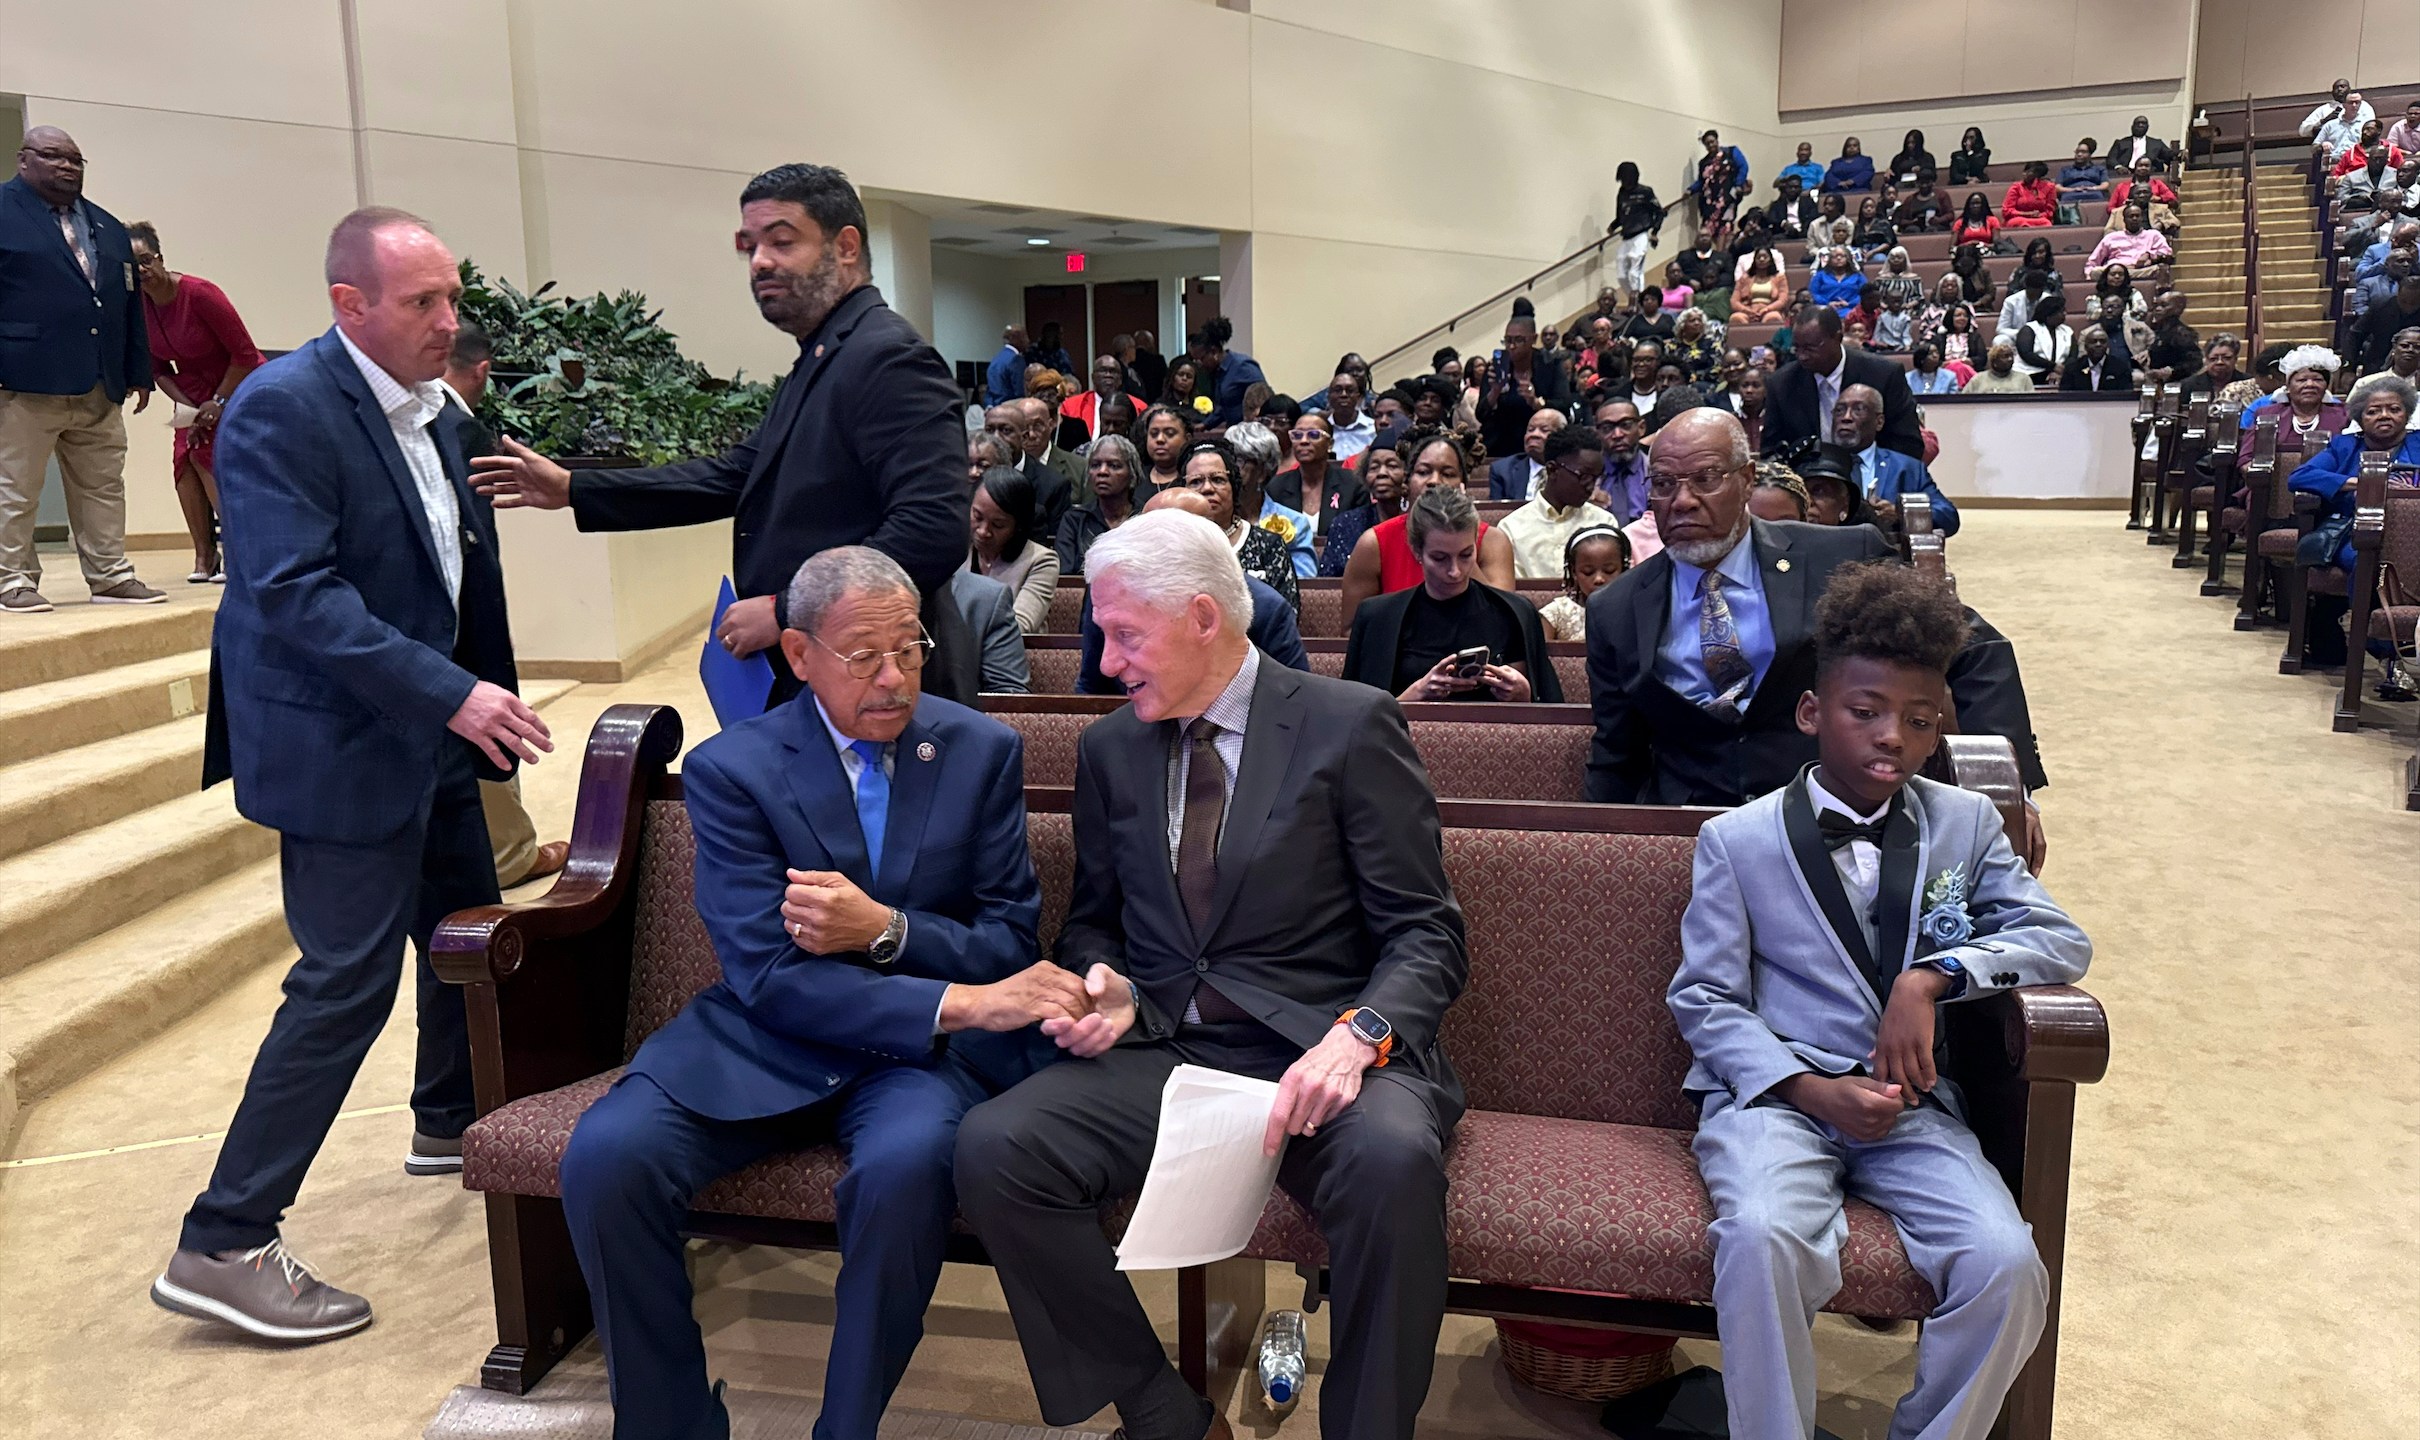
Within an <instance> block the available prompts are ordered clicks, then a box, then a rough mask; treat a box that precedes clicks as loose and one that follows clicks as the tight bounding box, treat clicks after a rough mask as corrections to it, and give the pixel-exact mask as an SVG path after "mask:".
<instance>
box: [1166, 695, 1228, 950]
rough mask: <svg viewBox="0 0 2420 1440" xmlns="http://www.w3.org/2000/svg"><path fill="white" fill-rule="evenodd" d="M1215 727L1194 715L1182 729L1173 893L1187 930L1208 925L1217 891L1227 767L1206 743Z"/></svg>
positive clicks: (1199, 929) (1200, 932)
mask: <svg viewBox="0 0 2420 1440" xmlns="http://www.w3.org/2000/svg"><path fill="white" fill-rule="evenodd" d="M1217 738H1218V727H1217V726H1216V725H1213V724H1211V723H1210V722H1209V721H1207V720H1198V719H1197V720H1195V721H1194V722H1193V723H1192V724H1191V725H1190V726H1188V727H1186V730H1185V744H1186V746H1187V747H1188V748H1189V749H1190V750H1191V752H1192V758H1191V759H1190V760H1188V761H1187V763H1186V766H1185V828H1184V829H1183V830H1182V831H1181V832H1180V833H1179V834H1178V836H1177V842H1176V893H1177V894H1178V896H1180V897H1181V898H1182V899H1183V900H1184V902H1185V918H1186V919H1188V920H1191V921H1192V922H1193V933H1194V934H1195V936H1197V937H1198V936H1201V935H1203V934H1204V933H1205V932H1207V931H1208V930H1209V928H1210V901H1211V898H1212V897H1213V896H1215V895H1216V894H1217V893H1218V827H1219V822H1220V821H1221V820H1223V819H1224V818H1226V813H1227V769H1226V766H1225V764H1224V763H1222V762H1221V761H1220V760H1219V758H1218V748H1217V747H1216V746H1215V745H1214V744H1212V742H1213V741H1215V740H1216V739H1217Z"/></svg>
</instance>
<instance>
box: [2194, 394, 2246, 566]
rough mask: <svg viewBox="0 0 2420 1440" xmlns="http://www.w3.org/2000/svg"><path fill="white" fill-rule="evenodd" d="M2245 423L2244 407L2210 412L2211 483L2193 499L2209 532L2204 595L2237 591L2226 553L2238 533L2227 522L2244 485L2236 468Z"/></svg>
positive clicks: (2196, 491)
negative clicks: (2228, 566)
mask: <svg viewBox="0 0 2420 1440" xmlns="http://www.w3.org/2000/svg"><path fill="white" fill-rule="evenodd" d="M2242 423H2243V407H2241V406H2239V405H2220V406H2217V407H2216V408H2214V409H2213V410H2212V411H2211V412H2210V483H2209V484H2208V485H2206V486H2203V485H2196V486H2195V487H2194V489H2193V493H2192V496H2191V503H2192V504H2194V505H2196V506H2199V507H2200V508H2201V512H2202V516H2203V528H2204V529H2206V530H2207V531H2208V532H2209V539H2208V540H2207V541H2206V542H2205V544H2204V546H2203V548H2204V549H2205V550H2206V551H2207V552H2208V558H2209V562H2210V563H2209V573H2207V574H2205V575H2204V576H2202V586H2201V593H2202V594H2204V595H2226V594H2230V593H2232V592H2233V590H2234V588H2235V587H2234V586H2232V585H2229V584H2228V583H2227V552H2228V551H2229V550H2230V549H2232V548H2233V547H2234V544H2235V534H2234V532H2231V531H2230V530H2229V529H2228V528H2227V523H2226V520H2227V515H2228V513H2229V511H2230V509H2231V508H2232V507H2233V505H2234V497H2235V492H2236V491H2237V490H2238V489H2240V488H2242V485H2243V480H2242V477H2241V476H2240V475H2238V474H2237V473H2236V465H2235V457H2236V452H2237V449H2238V446H2239V444H2240V442H2241V440H2242V435H2243V432H2242V428H2241V427H2242Z"/></svg>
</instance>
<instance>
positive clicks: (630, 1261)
mask: <svg viewBox="0 0 2420 1440" xmlns="http://www.w3.org/2000/svg"><path fill="white" fill-rule="evenodd" d="M784 598H785V604H784V617H785V628H784V629H783V630H782V632H781V636H780V651H781V656H782V659H783V661H784V662H785V663H786V664H787V665H788V667H789V668H790V670H791V672H792V673H793V674H795V675H796V676H797V677H798V679H799V681H800V682H801V683H802V684H803V685H804V686H805V690H804V691H803V692H802V693H801V694H800V695H798V697H797V698H795V699H793V700H791V701H789V702H787V703H785V704H781V705H778V706H776V707H774V708H773V709H772V710H770V711H768V712H766V713H765V714H763V715H760V716H756V717H754V718H752V719H748V720H743V721H741V722H740V723H738V724H736V725H733V726H731V727H730V728H728V729H726V730H724V731H723V732H722V733H721V734H719V735H717V736H715V737H714V738H713V739H710V740H707V741H705V742H704V743H703V744H701V745H699V746H698V747H697V748H696V749H695V750H692V751H691V752H689V755H688V758H687V759H686V760H684V761H683V762H682V766H681V773H682V783H683V796H684V802H685V803H686V805H687V806H688V810H689V827H690V830H691V832H692V833H693V834H694V835H695V837H696V843H697V880H696V889H697V911H698V916H699V918H700V919H701V920H703V921H704V922H705V927H706V934H707V937H708V938H709V939H710V940H711V941H712V942H713V945H714V956H715V959H716V960H717V961H718V962H720V964H721V967H722V978H721V979H720V980H718V981H717V982H716V983H714V984H713V985H710V986H708V987H707V988H706V989H705V990H703V991H701V992H699V994H698V995H697V997H696V998H695V999H693V1000H691V1001H690V1002H689V1005H688V1007H687V1008H686V1009H684V1010H682V1011H681V1013H680V1014H679V1015H678V1016H675V1017H674V1018H673V1020H672V1021H671V1023H669V1024H667V1025H666V1026H664V1028H663V1029H661V1030H659V1031H657V1032H656V1033H655V1034H654V1035H652V1036H650V1037H649V1038H648V1040H647V1042H646V1043H645V1044H643V1045H641V1046H640V1047H639V1051H638V1053H637V1054H636V1055H634V1056H632V1057H631V1061H630V1066H629V1069H628V1070H627V1071H626V1072H625V1073H624V1074H623V1076H622V1078H621V1079H620V1080H619V1081H618V1082H617V1083H616V1084H615V1085H614V1088H613V1089H612V1090H610V1091H608V1092H606V1094H605V1095H604V1097H603V1098H601V1099H600V1100H598V1101H597V1103H596V1104H595V1105H594V1106H592V1107H590V1109H589V1110H588V1112H587V1113H586V1114H585V1115H583V1116H582V1117H581V1118H580V1122H579V1125H578V1127H577V1128H576V1129H574V1130H573V1132H572V1137H571V1143H570V1146H569V1148H568V1149H567V1150H566V1152H565V1153H564V1156H563V1169H562V1177H563V1211H564V1216H565V1218H566V1219H567V1220H568V1221H569V1222H570V1226H571V1237H572V1246H573V1248H574V1249H575V1250H576V1251H577V1252H578V1254H579V1260H580V1271H581V1273H582V1274H583V1275H584V1276H586V1277H587V1280H588V1291H589V1294H590V1296H591V1297H593V1299H594V1302H595V1306H596V1318H597V1331H598V1335H599V1337H600V1339H601V1340H602V1342H603V1344H604V1349H605V1367H606V1373H607V1376H608V1378H609V1379H610V1381H611V1384H612V1390H613V1402H614V1410H615V1420H614V1425H615V1430H614V1433H616V1434H618V1435H666V1436H670V1435H709V1434H716V1435H719V1434H722V1433H725V1431H726V1430H727V1428H728V1426H729V1419H728V1416H727V1415H726V1414H725V1413H724V1411H723V1404H722V1399H721V1396H720V1394H719V1393H718V1392H717V1391H715V1390H714V1389H712V1388H710V1387H709V1385H708V1383H707V1375H706V1351H705V1346H704V1343H703V1341H702V1340H701V1338H700V1335H699V1331H698V1326H697V1322H696V1320H695V1319H694V1318H693V1316H692V1315H691V1312H690V1301H691V1291H690V1283H689V1275H688V1271H687V1268H686V1267H685V1265H684V1263H683V1260H682V1241H681V1219H682V1216H683V1215H684V1213H685V1212H686V1211H687V1210H688V1208H689V1205H690V1201H691V1199H692V1197H694V1196H695V1195H696V1194H697V1192H698V1191H700V1190H702V1189H704V1188H705V1187H706V1186H707V1185H709V1184H711V1183H713V1182H714V1181H715V1180H716V1179H718V1178H719V1177H721V1176H723V1175H726V1174H729V1173H730V1172H732V1171H734V1170H738V1169H741V1168H743V1167H745V1166H747V1165H749V1164H751V1163H753V1162H754V1161H756V1160H758V1159H761V1158H763V1157H764V1156H766V1155H769V1154H772V1153H774V1152H777V1151H784V1150H793V1149H797V1148H800V1147H803V1146H806V1145H811V1144H817V1143H833V1142H836V1143H838V1144H839V1145H840V1146H841V1148H842V1149H843V1150H845V1151H846V1152H847V1153H848V1167H849V1168H848V1173H847V1174H846V1175H845V1176H843V1177H842V1179H841V1181H840V1184H839V1185H838V1187H837V1189H836V1191H835V1196H836V1199H837V1202H838V1206H839V1231H840V1253H841V1270H840V1276H839V1279H838V1281H837V1282H836V1284H835V1285H834V1294H833V1306H834V1316H833V1322H832V1343H831V1350H830V1354H829V1356H828V1358H827V1360H826V1362H825V1364H826V1369H825V1378H824V1390H823V1396H824V1399H823V1414H822V1417H821V1418H820V1420H819V1421H818V1422H817V1424H816V1426H815V1433H816V1434H817V1435H819V1436H829V1437H832V1440H843V1437H853V1440H873V1437H874V1433H875V1428H876V1425H877V1423H878V1422H879V1421H880V1419H881V1417H882V1411H883V1408H884V1406H885V1405H886V1404H887V1403H888V1402H889V1400H890V1396H891V1392H892V1390H893V1389H894V1388H895V1387H896V1386H897V1385H898V1383H899V1377H900V1375H901V1374H902V1373H903V1372H905V1370H906V1369H907V1364H908V1358H909V1356H911V1355H912V1354H913V1353H914V1352H915V1349H916V1343H917V1341H918V1340H919V1339H920V1338H921V1337H922V1335H923V1332H924V1310H925V1306H926V1304H927V1302H928V1301H930V1300H931V1298H932V1294H933V1286H934V1283H935V1282H936V1281H937V1280H938V1279H939V1278H940V1275H941V1261H942V1253H943V1250H944V1249H945V1247H946V1245H947V1242H948V1240H949V1229H950V1220H951V1217H952V1215H953V1214H954V1213H955V1209H956V1201H955V1199H954V1191H953V1189H952V1182H951V1163H952V1155H953V1151H954V1147H955V1145H956V1143H957V1133H958V1121H959V1117H960V1116H962V1115H964V1114H965V1113H966V1111H967V1110H968V1109H969V1108H970V1107H972V1106H973V1105H975V1104H976V1103H977V1102H979V1101H981V1100H984V1099H985V1098H987V1097H989V1096H991V1095H995V1094H998V1093H1000V1092H1001V1091H1002V1090H1005V1089H1006V1088H1008V1087H1009V1086H1010V1085H1012V1084H1014V1083H1015V1082H1016V1081H1018V1080H1020V1079H1022V1078H1024V1076H1025V1075H1027V1074H1028V1073H1030V1072H1031V1071H1033V1070H1034V1069H1037V1068H1039V1067H1040V1066H1041V1065H1042V1064H1043V1063H1045V1062H1047V1061H1048V1060H1049V1059H1050V1058H1052V1057H1053V1056H1054V1055H1055V1054H1056V1049H1055V1047H1054V1046H1053V1045H1052V1044H1051V1042H1050V1041H1049V1040H1046V1039H1043V1038H1042V1037H1041V1035H1040V1032H1039V1031H1038V1030H1037V1029H1036V1028H1035V1026H1036V1024H1037V1022H1039V1021H1042V1020H1045V1019H1052V1018H1056V1019H1060V1020H1063V1021H1068V1022H1073V1021H1075V1020H1078V1019H1082V1018H1083V1017H1085V1016H1087V1015H1089V1014H1091V1013H1092V1003H1091V1000H1090V998H1089V996H1088V995H1087V993H1086V991H1085V988H1084V984H1083V981H1082V980H1081V979H1080V978H1078V977H1077V976H1076V975H1075V974H1074V973H1073V972H1071V971H1068V970H1063V969H1060V968H1059V967H1058V966H1056V965H1052V964H1050V963H1048V962H1043V961H1038V960H1037V959H1036V953H1037V940H1036V929H1037V927H1038V925H1039V924H1040V919H1041V903H1042V897H1041V887H1040V885H1039V884H1038V883H1037V882H1036V881H1035V878H1034V870H1033V862H1032V860H1031V858H1030V856H1029V854H1028V852H1027V849H1026V843H1025V762H1024V750H1023V746H1022V743H1021V742H1020V741H1019V739H1018V737H1017V734H1016V732H1015V731H1013V730H1011V729H1009V728H1008V727H1007V726H1005V725H1002V724H1001V723H1000V722H999V721H997V720H993V719H990V718H989V717H987V716H984V715H981V714H978V713H977V712H975V711H973V710H969V709H967V708H965V707H964V706H961V705H957V704H954V703H952V702H950V701H948V700H943V699H939V698H937V697H934V696H923V695H920V694H919V689H920V681H921V679H922V677H923V674H924V671H925V668H926V660H927V657H928V656H929V654H930V651H931V647H932V642H931V640H930V638H929V637H928V636H927V635H926V634H925V633H924V629H923V627H922V626H921V625H919V624H918V623H917V609H918V604H919V596H918V593H917V589H916V585H915V582H914V581H913V580H911V579H910V578H909V576H908V573H907V572H906V571H905V570H903V569H901V568H900V566H899V565H898V563H897V562H896V561H893V560H892V559H891V558H890V557H888V556H886V555H884V554H882V553H881V552H880V551H877V550H873V549H869V548H867V547H864V546H855V545H851V546H842V547H839V548H836V549H831V550H826V551H824V552H823V553H822V554H819V555H817V556H815V557H814V558H812V559H810V560H808V561H807V562H806V563H805V564H803V565H801V566H800V567H799V568H798V573H797V575H796V577H795V578H794V579H793V580H792V581H791V582H790V585H789V588H788V591H787V593H786V595H785V597H784Z"/></svg>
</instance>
